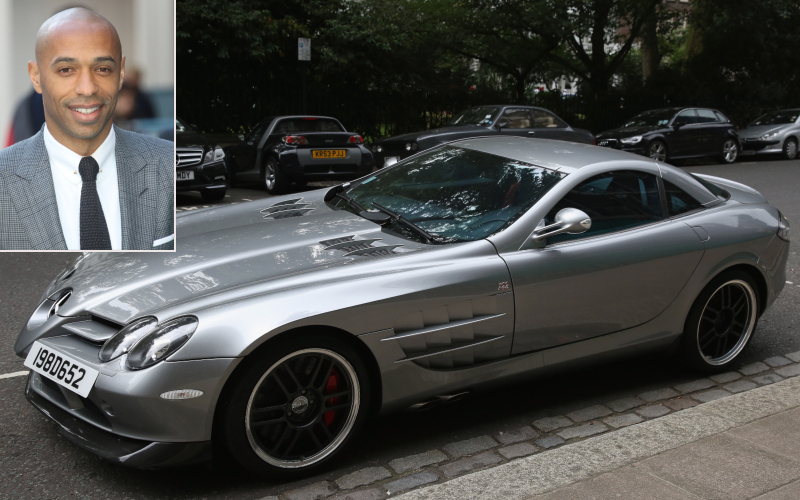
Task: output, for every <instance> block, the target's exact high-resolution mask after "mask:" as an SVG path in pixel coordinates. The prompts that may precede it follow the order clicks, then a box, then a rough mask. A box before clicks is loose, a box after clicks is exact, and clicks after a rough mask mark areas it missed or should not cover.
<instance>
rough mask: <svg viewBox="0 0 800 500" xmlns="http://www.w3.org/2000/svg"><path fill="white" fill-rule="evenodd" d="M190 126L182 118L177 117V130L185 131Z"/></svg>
mask: <svg viewBox="0 0 800 500" xmlns="http://www.w3.org/2000/svg"><path fill="white" fill-rule="evenodd" d="M188 128H189V125H186V124H185V123H183V122H182V121H181V119H180V118H178V117H175V132H185V131H186V129H188Z"/></svg>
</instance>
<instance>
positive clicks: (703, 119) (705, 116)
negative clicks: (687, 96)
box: [697, 109, 719, 123]
mask: <svg viewBox="0 0 800 500" xmlns="http://www.w3.org/2000/svg"><path fill="white" fill-rule="evenodd" d="M717 121H719V120H717V115H716V114H714V112H713V111H711V110H710V109H698V110H697V122H698V123H713V122H717Z"/></svg>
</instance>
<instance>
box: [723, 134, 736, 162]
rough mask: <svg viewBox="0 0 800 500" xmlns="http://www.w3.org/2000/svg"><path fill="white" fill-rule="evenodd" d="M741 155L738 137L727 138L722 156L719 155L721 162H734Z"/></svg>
mask: <svg viewBox="0 0 800 500" xmlns="http://www.w3.org/2000/svg"><path fill="white" fill-rule="evenodd" d="M738 157H739V143H737V142H736V139H725V142H724V143H723V144H722V156H720V157H719V162H720V163H733V162H735V161H736V158H738Z"/></svg>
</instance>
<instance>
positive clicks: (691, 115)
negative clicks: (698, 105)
mask: <svg viewBox="0 0 800 500" xmlns="http://www.w3.org/2000/svg"><path fill="white" fill-rule="evenodd" d="M692 123H697V115H696V114H695V112H694V110H693V109H687V110H686V111H681V112H680V114H679V115H678V117H677V118H675V121H674V122H673V125H691V124H692Z"/></svg>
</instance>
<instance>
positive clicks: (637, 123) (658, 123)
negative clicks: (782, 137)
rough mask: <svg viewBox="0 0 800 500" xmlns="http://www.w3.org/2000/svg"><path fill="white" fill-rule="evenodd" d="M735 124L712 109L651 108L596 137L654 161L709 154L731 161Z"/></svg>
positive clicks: (736, 151) (601, 142)
mask: <svg viewBox="0 0 800 500" xmlns="http://www.w3.org/2000/svg"><path fill="white" fill-rule="evenodd" d="M737 130H738V129H737V127H736V125H734V124H733V123H731V121H730V120H729V119H728V118H727V117H726V116H725V115H723V114H722V113H720V112H719V111H717V110H715V109H706V108H664V109H652V110H650V111H645V112H644V113H641V114H638V115H636V116H634V117H633V118H631V119H630V120H628V122H627V123H626V124H625V125H623V126H622V127H620V128H618V129H614V130H609V131H607V132H603V133H602V134H599V135H598V136H597V145H598V146H604V147H609V148H614V149H621V150H623V151H628V152H630V153H637V154H640V155H644V156H649V157H650V158H652V159H654V160H656V161H662V162H665V161H670V160H679V159H684V158H699V157H703V156H712V157H715V158H717V159H718V160H719V161H720V163H733V162H735V161H736V158H737V157H738V156H739V151H740V150H741V148H740V145H739V134H738V131H737Z"/></svg>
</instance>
